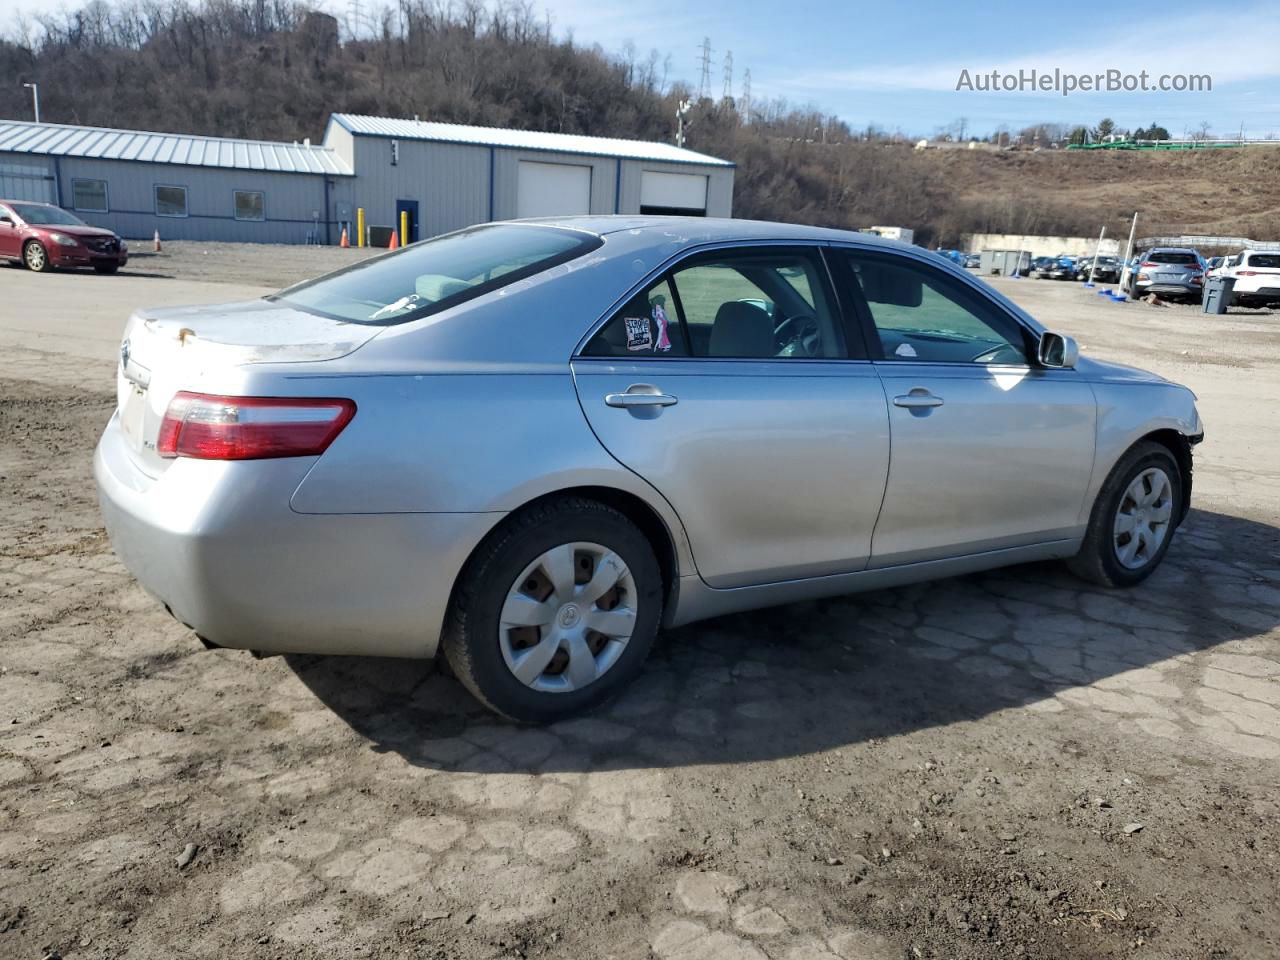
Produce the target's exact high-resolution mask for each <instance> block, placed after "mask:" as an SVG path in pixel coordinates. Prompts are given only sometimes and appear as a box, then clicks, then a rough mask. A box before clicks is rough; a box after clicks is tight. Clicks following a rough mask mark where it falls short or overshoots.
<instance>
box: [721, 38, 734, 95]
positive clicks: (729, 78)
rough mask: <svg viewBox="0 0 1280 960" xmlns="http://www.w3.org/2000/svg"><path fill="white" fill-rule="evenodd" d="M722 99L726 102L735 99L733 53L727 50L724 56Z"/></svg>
mask: <svg viewBox="0 0 1280 960" xmlns="http://www.w3.org/2000/svg"><path fill="white" fill-rule="evenodd" d="M721 97H723V98H724V99H725V100H732V99H733V51H732V50H727V51H725V55H724V92H723V93H721Z"/></svg>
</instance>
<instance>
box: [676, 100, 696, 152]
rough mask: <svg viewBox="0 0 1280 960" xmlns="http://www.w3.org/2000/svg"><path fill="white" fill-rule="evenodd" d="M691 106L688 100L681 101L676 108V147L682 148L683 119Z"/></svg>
mask: <svg viewBox="0 0 1280 960" xmlns="http://www.w3.org/2000/svg"><path fill="white" fill-rule="evenodd" d="M690 106H692V104H691V103H690V102H689V101H688V100H681V101H680V105H679V106H677V107H676V146H677V147H683V146H684V118H685V115H686V114H688V112H689V107H690Z"/></svg>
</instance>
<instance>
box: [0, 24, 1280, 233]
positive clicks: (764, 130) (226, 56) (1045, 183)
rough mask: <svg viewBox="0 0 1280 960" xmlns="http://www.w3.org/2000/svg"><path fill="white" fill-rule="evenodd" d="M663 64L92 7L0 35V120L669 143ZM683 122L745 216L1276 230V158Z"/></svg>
mask: <svg viewBox="0 0 1280 960" xmlns="http://www.w3.org/2000/svg"><path fill="white" fill-rule="evenodd" d="M670 74H671V69H670V65H669V64H667V63H664V62H663V60H662V59H661V58H660V57H659V56H658V54H656V53H654V54H651V55H650V56H648V57H647V58H641V57H638V56H636V55H634V54H623V55H621V56H610V55H608V54H606V53H605V52H603V51H601V50H600V49H598V48H587V47H583V46H581V45H578V44H576V43H574V41H573V40H572V39H571V38H568V37H563V36H558V35H557V34H556V32H555V31H553V29H552V26H551V24H550V22H549V21H548V20H547V19H545V18H543V17H540V16H539V15H538V14H536V13H535V12H534V9H533V8H532V7H531V6H508V5H502V6H493V5H486V4H483V3H480V2H476V0H468V2H464V3H462V4H460V5H449V6H444V5H441V4H439V3H436V2H432V0H400V2H399V3H398V4H397V5H395V6H391V7H386V8H382V9H380V10H378V11H376V13H375V14H374V15H372V16H371V17H367V18H364V19H362V21H361V24H360V29H357V30H355V31H354V32H353V31H352V30H350V29H348V28H347V26H344V25H341V24H339V22H338V20H336V19H335V18H334V17H332V16H329V15H328V14H325V13H319V12H315V11H313V10H311V9H309V8H308V7H307V6H306V5H305V4H303V3H298V2H294V0H202V2H194V3H191V2H187V0H134V2H126V3H123V4H119V5H111V6H108V5H107V4H105V3H101V2H97V3H90V4H89V5H88V6H86V7H84V8H83V9H80V10H78V11H75V12H72V13H64V14H50V15H45V16H41V17H38V18H37V19H36V21H35V22H33V23H23V24H22V25H21V26H20V27H19V28H18V29H17V30H16V31H11V34H10V36H8V37H7V38H4V39H0V76H3V77H6V78H12V80H13V82H6V83H5V84H3V85H0V116H3V117H7V118H21V117H29V116H30V101H29V99H28V98H27V91H25V90H23V89H22V87H21V84H20V83H19V82H18V81H19V80H35V81H38V82H39V84H40V94H41V108H42V111H41V112H42V119H44V120H48V121H51V122H62V123H82V124H91V125H98V126H111V127H126V128H137V129H146V130H160V131H175V132H188V133H201V134H207V135H212V136H235V137H253V138H261V139H268V140H281V139H282V140H301V139H303V138H304V137H311V138H313V139H316V138H318V137H319V136H320V135H321V133H322V131H323V129H324V124H325V121H326V120H327V118H328V115H329V113H330V112H334V111H340V112H350V113H365V114H376V115H383V116H395V117H413V116H420V117H422V118H423V119H430V120H440V121H448V122H455V123H470V124H480V125H493V126H510V127H518V128H522V129H530V130H545V131H554V132H564V133H581V134H588V135H595V136H611V137H624V138H631V139H653V140H667V141H670V140H672V139H673V138H674V132H675V130H674V128H675V114H676V109H677V105H678V104H679V103H680V101H681V100H683V99H685V98H688V97H690V91H689V90H688V88H687V87H686V86H684V85H683V84H682V83H680V82H679V81H678V79H677V78H674V77H672V76H671V75H670ZM1152 127H1153V128H1155V127H1156V124H1154V123H1153V124H1152ZM1044 129H1045V127H1041V128H1039V130H1040V131H1041V135H1043V131H1044ZM686 132H687V137H688V139H687V146H689V147H690V148H692V149H695V150H699V151H702V152H705V153H710V154H713V155H715V156H720V157H725V158H727V159H730V160H733V161H734V162H736V163H737V164H738V170H737V182H736V187H735V197H734V209H735V213H736V214H737V215H739V216H743V217H752V218H761V219H776V220H790V221H802V222H808V223H815V224H822V225H828V226H839V227H855V228H856V227H862V226H867V225H870V224H873V223H885V224H898V225H903V226H909V227H912V228H914V229H915V231H916V238H917V242H921V243H925V244H930V245H934V244H943V245H953V244H957V243H959V242H960V239H961V236H962V235H963V234H964V233H968V232H999V233H1049V234H1076V235H1080V234H1084V235H1092V234H1094V233H1096V232H1097V230H1098V227H1099V226H1100V225H1101V224H1102V223H1106V224H1108V226H1109V229H1110V230H1111V231H1112V232H1113V233H1114V232H1116V231H1118V230H1120V229H1122V228H1123V222H1124V221H1125V220H1126V219H1127V217H1129V216H1131V215H1132V212H1133V210H1134V209H1142V210H1143V211H1144V228H1149V229H1151V230H1153V231H1165V230H1168V231H1181V230H1184V229H1185V230H1189V231H1196V232H1199V231H1201V230H1204V231H1212V232H1224V233H1233V234H1234V233H1242V234H1251V235H1255V236H1270V235H1272V234H1276V233H1277V232H1280V231H1278V230H1277V227H1278V226H1280V222H1278V219H1277V211H1278V210H1280V192H1278V191H1277V188H1276V187H1275V186H1273V185H1275V184H1277V183H1280V149H1276V150H1274V151H1273V150H1272V149H1271V148H1265V147H1264V148H1257V149H1251V150H1227V151H1204V152H1197V153H1195V154H1182V155H1177V154H1169V155H1160V156H1153V155H1148V154H1142V155H1138V154H1127V155H1116V154H1106V155H1104V154H1102V153H1101V152H1089V153H1074V152H1073V153H1067V152H1063V151H1060V150H1051V149H1042V150H1039V151H1036V152H1032V151H1031V150H1030V149H1028V150H1025V151H1015V150H977V151H968V150H963V149H950V150H930V151H913V150H912V149H911V147H910V145H909V144H908V143H904V142H895V138H890V137H886V136H884V135H882V134H880V133H878V132H877V131H876V130H874V129H871V130H864V131H854V130H852V129H850V128H849V126H848V125H847V124H845V123H843V122H841V121H840V120H839V119H838V118H836V117H832V116H827V115H824V114H822V113H820V112H819V111H817V110H813V109H797V108H794V107H792V106H789V105H787V104H786V103H783V102H780V101H774V102H768V103H756V104H753V105H752V109H751V115H750V116H749V117H747V116H744V114H743V111H742V110H740V109H739V105H738V104H736V103H735V102H734V101H733V100H731V99H722V100H712V99H709V98H704V99H702V100H699V101H697V102H696V103H694V105H693V107H692V109H691V110H690V112H689V122H688V125H687V128H686ZM1067 133H1069V131H1064V132H1063V133H1062V134H1061V136H1062V137H1063V138H1064V140H1065V137H1066V135H1067ZM898 139H899V140H901V138H898Z"/></svg>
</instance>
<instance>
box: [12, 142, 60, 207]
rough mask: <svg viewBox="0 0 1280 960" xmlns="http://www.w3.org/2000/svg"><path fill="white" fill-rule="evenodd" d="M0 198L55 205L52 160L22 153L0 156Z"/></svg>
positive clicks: (55, 191) (55, 195)
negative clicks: (36, 201)
mask: <svg viewBox="0 0 1280 960" xmlns="http://www.w3.org/2000/svg"><path fill="white" fill-rule="evenodd" d="M0 197H3V198H4V199H6V200H38V201H40V202H42V203H56V202H57V199H58V198H57V189H56V181H55V179H54V173H53V161H52V160H51V159H50V158H48V157H33V156H30V155H28V154H25V153H0Z"/></svg>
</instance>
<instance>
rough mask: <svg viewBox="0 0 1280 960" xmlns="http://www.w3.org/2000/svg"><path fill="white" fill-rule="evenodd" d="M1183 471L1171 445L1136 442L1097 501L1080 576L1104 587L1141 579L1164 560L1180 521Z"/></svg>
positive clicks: (1073, 564)
mask: <svg viewBox="0 0 1280 960" xmlns="http://www.w3.org/2000/svg"><path fill="white" fill-rule="evenodd" d="M1181 509H1182V472H1181V470H1179V468H1178V463H1177V461H1176V460H1175V459H1174V457H1173V454H1172V453H1170V452H1169V449H1168V447H1165V446H1163V445H1162V444H1159V443H1154V442H1152V441H1144V442H1142V443H1139V444H1137V445H1136V446H1134V447H1133V448H1132V449H1131V450H1130V451H1129V452H1128V453H1126V454H1125V455H1124V457H1123V458H1121V460H1120V462H1119V463H1118V464H1117V465H1116V467H1115V468H1114V469H1113V470H1112V471H1111V475H1110V476H1109V477H1107V480H1106V482H1105V483H1104V484H1103V485H1102V490H1101V491H1099V493H1098V499H1097V501H1096V502H1095V503H1094V506H1093V513H1092V515H1091V516H1090V518H1089V527H1088V530H1087V531H1086V533H1085V538H1084V542H1083V544H1081V547H1080V552H1079V553H1078V554H1076V556H1074V557H1072V558H1071V559H1070V560H1069V561H1067V565H1068V566H1069V567H1070V568H1071V571H1072V572H1073V573H1075V574H1076V576H1078V577H1081V578H1083V579H1085V580H1088V581H1090V582H1091V583H1096V584H1099V585H1101V586H1104V587H1131V586H1134V585H1136V584H1139V583H1141V582H1142V581H1143V580H1145V579H1147V577H1149V576H1151V574H1152V573H1153V572H1154V571H1155V569H1156V567H1158V566H1159V565H1160V561H1161V560H1163V559H1164V555H1165V553H1166V552H1167V551H1168V549H1169V543H1170V541H1171V540H1172V539H1173V531H1174V530H1175V529H1176V528H1177V526H1178V522H1179V521H1180V519H1181V517H1180V511H1181Z"/></svg>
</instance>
